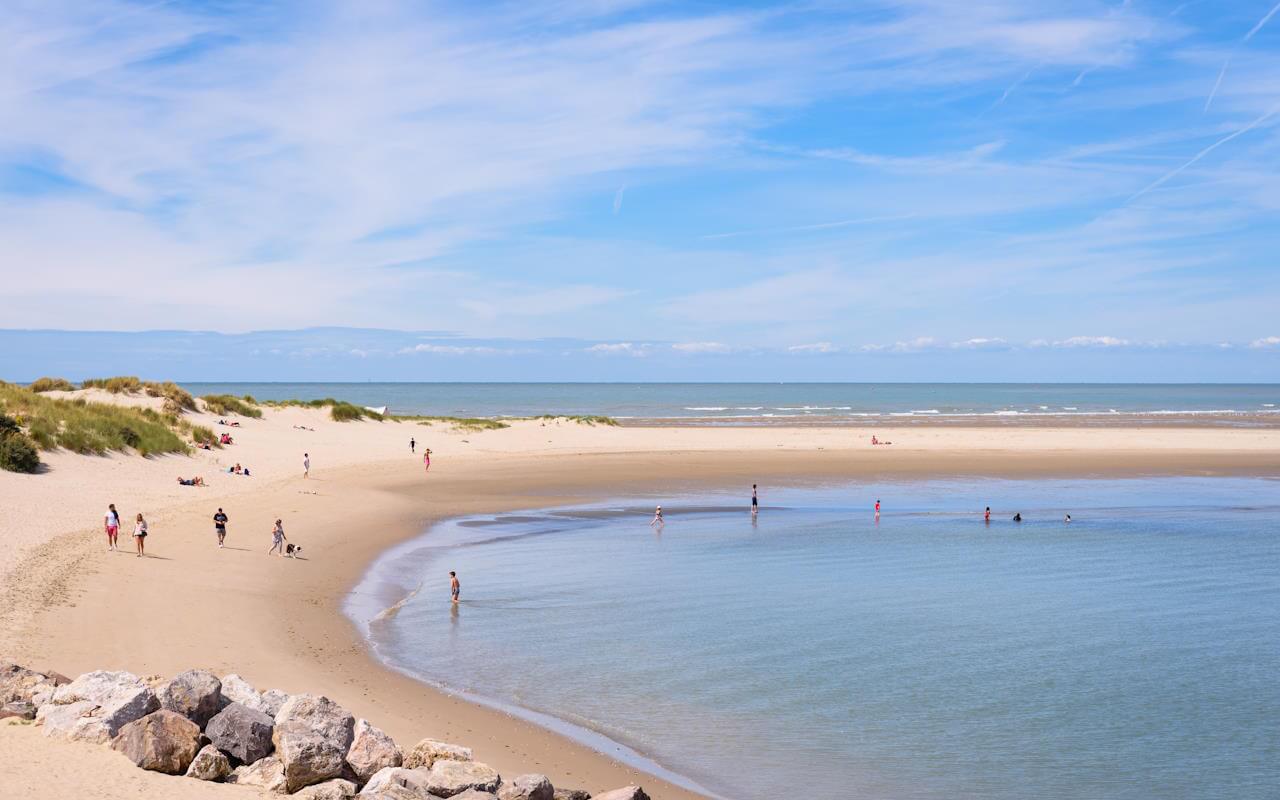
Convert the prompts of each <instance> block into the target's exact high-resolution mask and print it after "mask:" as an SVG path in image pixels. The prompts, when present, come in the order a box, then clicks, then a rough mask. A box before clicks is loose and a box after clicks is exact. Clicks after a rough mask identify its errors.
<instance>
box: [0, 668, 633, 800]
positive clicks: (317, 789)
mask: <svg viewBox="0 0 1280 800" xmlns="http://www.w3.org/2000/svg"><path fill="white" fill-rule="evenodd" d="M5 717H19V718H22V719H28V720H30V719H34V720H35V723H36V724H37V725H40V726H42V728H43V730H44V734H45V735H46V736H51V737H59V738H64V739H72V740H78V741H89V742H97V743H102V744H110V746H111V748H112V749H114V750H116V751H117V752H119V753H121V754H123V755H124V756H125V757H126V758H128V759H129V760H130V761H132V762H133V763H135V764H137V765H138V766H139V767H141V768H142V769H149V770H154V771H156V772H163V773H167V774H170V775H185V776H187V777H188V778H193V779H196V780H202V781H225V782H227V783H236V784H240V785H245V786H258V787H261V788H262V789H264V790H266V791H269V792H274V793H278V794H291V795H294V796H296V797H299V798H304V799H305V800H347V799H348V798H357V797H358V798H362V799H363V800H443V799H444V798H453V799H454V800H649V796H648V795H647V794H645V792H644V790H643V789H641V788H640V787H638V786H628V787H625V788H622V789H614V790H613V791H608V792H602V793H598V794H594V795H592V794H589V793H587V792H584V791H581V790H578V789H564V788H560V789H556V788H555V787H553V786H552V784H551V781H550V780H548V779H547V777H546V776H545V775H519V776H516V777H515V778H513V779H511V780H510V781H504V780H503V779H502V776H500V775H499V774H498V771H497V770H495V769H494V768H493V767H490V766H488V765H487V764H481V763H480V762H478V761H475V760H474V759H473V758H472V754H471V749H470V748H467V747H462V746H460V745H456V744H450V743H448V742H441V741H437V740H435V739H423V740H422V741H420V742H418V743H417V744H416V745H414V746H413V747H412V748H410V749H409V751H408V752H407V753H406V752H404V751H403V750H401V748H400V746H399V745H397V744H396V743H395V741H394V740H393V739H392V738H391V737H390V736H388V735H387V734H386V733H384V732H383V731H381V730H379V729H378V728H377V727H375V726H373V725H372V724H370V723H369V721H368V720H363V719H356V718H355V717H353V716H352V715H351V714H350V713H348V712H347V711H346V709H344V708H342V706H340V705H338V704H337V703H335V702H333V701H332V700H330V699H329V698H327V697H321V696H318V695H311V694H298V695H292V696H291V695H288V694H285V693H284V692H281V691H279V690H277V689H271V690H269V691H266V692H258V691H257V690H256V689H254V688H253V687H252V686H251V685H250V684H249V683H248V682H247V681H245V680H244V679H243V678H241V677H240V676H239V675H234V674H232V675H226V676H224V677H222V678H219V677H217V676H216V675H214V674H213V673H211V672H208V671H206V670H188V671H186V672H183V673H182V674H180V675H177V676H175V677H174V678H173V679H171V680H169V681H161V682H155V681H151V682H149V681H147V680H144V679H142V678H139V677H138V676H137V675H134V674H133V673H130V672H108V671H105V670H98V671H95V672H88V673H85V674H84V675H81V676H80V677H78V678H76V679H75V680H69V679H67V678H65V677H63V676H62V675H59V674H57V673H55V672H47V673H42V672H37V671H35V670H30V669H26V668H24V667H20V666H18V665H16V664H7V663H0V719H3V718H5Z"/></svg>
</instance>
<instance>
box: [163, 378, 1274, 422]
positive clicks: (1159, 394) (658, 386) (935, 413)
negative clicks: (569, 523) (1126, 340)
mask: <svg viewBox="0 0 1280 800" xmlns="http://www.w3.org/2000/svg"><path fill="white" fill-rule="evenodd" d="M183 385H184V386H185V387H186V388H187V389H188V390H190V391H191V392H192V393H193V394H196V395H203V394H236V395H243V394H250V395H253V396H254V397H256V398H257V399H259V400H288V399H299V400H314V399H321V398H325V397H334V398H337V399H340V400H347V401H349V402H353V403H356V404H358V405H363V406H370V407H376V408H381V407H383V406H386V407H387V408H388V409H389V410H390V412H391V413H393V414H423V415H433V416H457V417H488V418H495V419H497V418H503V417H527V416H538V415H541V414H567V415H603V416H609V417H613V418H615V419H617V420H618V421H620V422H621V423H622V424H695V425H767V424H786V425H876V424H890V425H910V424H960V425H964V424H975V423H976V424H1027V423H1030V424H1045V423H1050V424H1081V425H1113V424H1121V425H1135V424H1136V425H1220V426H1233V427H1237V426H1243V427H1257V426H1273V425H1276V424H1280V384H1110V383H1108V384H1080V383H1071V384H1053V383H1007V384H999V383H972V384H964V383H885V384H872V383H232V384H210V383H187V384H183Z"/></svg>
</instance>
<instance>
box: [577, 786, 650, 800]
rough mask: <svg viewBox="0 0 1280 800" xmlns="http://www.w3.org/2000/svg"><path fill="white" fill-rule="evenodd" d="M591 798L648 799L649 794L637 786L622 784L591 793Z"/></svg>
mask: <svg viewBox="0 0 1280 800" xmlns="http://www.w3.org/2000/svg"><path fill="white" fill-rule="evenodd" d="M591 800H649V795H647V794H645V793H644V789H641V788H640V787H639V786H624V787H623V788H621V789H613V790H611V791H608V792H601V793H600V794H593V795H591Z"/></svg>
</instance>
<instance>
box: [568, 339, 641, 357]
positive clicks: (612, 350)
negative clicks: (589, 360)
mask: <svg viewBox="0 0 1280 800" xmlns="http://www.w3.org/2000/svg"><path fill="white" fill-rule="evenodd" d="M650 349H651V348H650V346H649V345H647V344H635V343H633V342H601V343H600V344H593V345H591V346H590V347H586V348H583V352H584V353H594V354H595V355H600V356H633V357H636V358H644V357H645V356H647V355H649V352H650Z"/></svg>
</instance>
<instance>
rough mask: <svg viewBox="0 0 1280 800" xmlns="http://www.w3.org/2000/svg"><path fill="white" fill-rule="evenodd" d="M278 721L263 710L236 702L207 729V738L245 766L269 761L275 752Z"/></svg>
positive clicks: (205, 731) (221, 712)
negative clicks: (274, 733) (266, 759)
mask: <svg viewBox="0 0 1280 800" xmlns="http://www.w3.org/2000/svg"><path fill="white" fill-rule="evenodd" d="M274 731H275V721H274V720H272V719H271V717H268V716H267V715H266V714H264V713H262V712H261V711H256V710H254V709H252V708H247V707H245V706H242V705H240V704H239V703H232V704H231V705H229V706H227V707H226V708H224V709H222V710H221V711H219V712H218V713H217V714H215V715H214V717H213V719H211V720H209V724H208V725H206V726H205V729H204V735H205V736H208V737H209V741H211V742H213V743H214V745H216V746H217V748H218V749H219V750H222V751H223V752H225V753H226V754H227V755H229V756H231V757H232V758H234V759H235V760H236V761H238V762H240V763H241V764H252V763H253V762H255V761H257V760H259V759H261V758H266V757H267V756H269V755H271V751H272V750H274V749H275V745H274V744H273V743H272V741H271V738H272V733H273V732H274Z"/></svg>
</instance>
